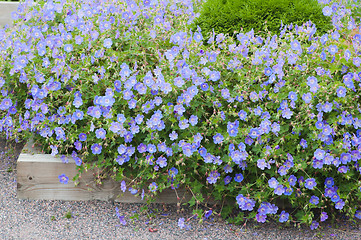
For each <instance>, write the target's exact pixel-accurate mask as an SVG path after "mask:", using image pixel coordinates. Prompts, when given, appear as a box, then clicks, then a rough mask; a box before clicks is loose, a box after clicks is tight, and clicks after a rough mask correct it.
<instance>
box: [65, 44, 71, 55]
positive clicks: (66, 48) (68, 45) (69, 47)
mask: <svg viewBox="0 0 361 240" xmlns="http://www.w3.org/2000/svg"><path fill="white" fill-rule="evenodd" d="M64 50H65V52H68V53H69V52H71V51H73V45H71V44H65V45H64Z"/></svg>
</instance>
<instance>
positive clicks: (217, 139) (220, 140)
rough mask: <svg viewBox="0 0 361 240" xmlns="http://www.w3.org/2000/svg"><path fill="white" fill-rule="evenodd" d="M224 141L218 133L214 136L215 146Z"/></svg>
mask: <svg viewBox="0 0 361 240" xmlns="http://www.w3.org/2000/svg"><path fill="white" fill-rule="evenodd" d="M223 139H224V137H223V136H222V135H221V134H220V133H217V134H216V135H215V136H213V141H214V143H215V144H220V143H222V142H223Z"/></svg>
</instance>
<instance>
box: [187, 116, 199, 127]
mask: <svg viewBox="0 0 361 240" xmlns="http://www.w3.org/2000/svg"><path fill="white" fill-rule="evenodd" d="M189 123H190V124H191V125H192V126H195V125H196V124H197V123H198V117H197V116H195V115H192V116H191V117H190V118H189Z"/></svg>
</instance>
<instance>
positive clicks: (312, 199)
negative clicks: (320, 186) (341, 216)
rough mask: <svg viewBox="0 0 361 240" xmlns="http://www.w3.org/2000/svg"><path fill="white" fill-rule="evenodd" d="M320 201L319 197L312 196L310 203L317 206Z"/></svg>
mask: <svg viewBox="0 0 361 240" xmlns="http://www.w3.org/2000/svg"><path fill="white" fill-rule="evenodd" d="M319 201H320V199H319V198H318V197H317V196H312V197H311V198H310V203H311V204H314V205H317V204H318V203H319Z"/></svg>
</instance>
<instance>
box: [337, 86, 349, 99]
mask: <svg viewBox="0 0 361 240" xmlns="http://www.w3.org/2000/svg"><path fill="white" fill-rule="evenodd" d="M336 93H337V97H340V98H341V97H345V96H346V93H347V90H346V88H344V87H342V86H340V87H339V88H338V89H337V90H336Z"/></svg>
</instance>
